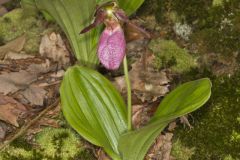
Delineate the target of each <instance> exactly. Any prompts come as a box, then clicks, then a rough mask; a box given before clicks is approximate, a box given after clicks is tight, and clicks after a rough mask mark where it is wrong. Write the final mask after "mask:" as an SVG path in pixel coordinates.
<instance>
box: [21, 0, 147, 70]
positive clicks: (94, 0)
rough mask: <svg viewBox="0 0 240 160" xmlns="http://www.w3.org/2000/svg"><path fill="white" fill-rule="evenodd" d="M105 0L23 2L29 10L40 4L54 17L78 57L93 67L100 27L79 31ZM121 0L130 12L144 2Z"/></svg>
mask: <svg viewBox="0 0 240 160" xmlns="http://www.w3.org/2000/svg"><path fill="white" fill-rule="evenodd" d="M106 1H108V0H22V1H21V4H22V6H23V7H24V8H27V9H28V12H29V11H30V10H33V9H34V8H38V9H39V10H41V11H42V13H43V14H44V15H46V16H45V17H46V18H47V19H51V17H53V18H54V19H55V21H56V22H57V23H58V24H59V25H60V27H61V28H62V29H63V31H64V32H65V34H66V36H67V38H68V40H69V42H70V44H71V47H72V50H73V52H74V54H75V56H76V58H77V59H78V60H79V61H80V63H82V64H84V65H87V66H90V67H92V66H95V65H97V64H98V63H99V61H98V58H97V54H96V52H97V43H98V39H99V36H100V32H101V27H97V28H95V29H92V30H91V31H89V32H88V33H85V34H83V35H79V32H80V31H81V30H82V29H83V28H85V27H86V26H88V25H89V24H90V23H91V21H92V20H93V18H94V17H93V14H94V12H95V8H96V5H97V4H99V3H103V2H106ZM118 1H119V4H120V6H121V7H122V8H123V9H124V10H125V11H126V12H127V13H128V14H129V15H130V14H132V13H133V12H135V11H136V10H137V8H138V7H139V6H140V5H141V4H142V3H143V2H144V0H118Z"/></svg>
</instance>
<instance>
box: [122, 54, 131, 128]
mask: <svg viewBox="0 0 240 160" xmlns="http://www.w3.org/2000/svg"><path fill="white" fill-rule="evenodd" d="M123 67H124V74H125V80H126V84H127V96H128V99H127V106H128V119H127V121H128V122H127V123H128V130H129V131H130V130H132V92H131V83H130V79H129V76H128V64H127V56H126V55H125V57H124V60H123Z"/></svg>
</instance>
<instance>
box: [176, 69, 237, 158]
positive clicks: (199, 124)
mask: <svg viewBox="0 0 240 160" xmlns="http://www.w3.org/2000/svg"><path fill="white" fill-rule="evenodd" d="M202 76H204V75H202ZM192 77H193V76H192ZM204 77H205V76H204ZM211 77H212V78H211V79H212V82H213V88H212V96H211V99H210V101H209V102H208V103H207V105H205V106H204V107H202V108H201V109H200V110H198V111H196V112H194V113H193V117H194V122H193V125H194V128H193V129H192V130H189V129H184V128H179V129H178V130H177V131H176V138H179V139H180V140H181V142H182V144H183V145H184V146H186V147H189V148H192V147H194V148H195V154H194V155H193V156H192V158H191V159H193V160H195V159H197V160H219V159H224V158H226V157H228V156H229V155H231V157H232V159H240V152H239V150H240V145H239V144H240V141H239V133H240V127H239V121H238V118H239V116H240V108H239V97H240V89H239V88H240V73H238V74H236V75H234V76H232V77H229V76H223V77H213V76H211Z"/></svg>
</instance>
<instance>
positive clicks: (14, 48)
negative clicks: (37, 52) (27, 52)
mask: <svg viewBox="0 0 240 160" xmlns="http://www.w3.org/2000/svg"><path fill="white" fill-rule="evenodd" d="M25 42H26V36H25V35H22V36H20V37H18V38H16V39H14V40H12V41H10V42H8V43H7V44H5V45H4V46H1V47H0V59H3V58H4V57H5V55H6V54H7V53H8V52H16V53H17V52H20V51H21V50H22V49H23V46H24V44H25Z"/></svg>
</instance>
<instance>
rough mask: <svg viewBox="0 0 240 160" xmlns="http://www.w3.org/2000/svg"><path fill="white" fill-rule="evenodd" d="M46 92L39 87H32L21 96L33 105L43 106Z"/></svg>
mask: <svg viewBox="0 0 240 160" xmlns="http://www.w3.org/2000/svg"><path fill="white" fill-rule="evenodd" d="M46 93H47V92H46V90H44V89H43V88H41V87H39V86H37V85H30V86H29V87H28V88H27V89H25V90H24V91H22V92H21V94H22V95H23V96H24V97H25V98H26V99H27V100H28V101H29V102H30V104H31V105H39V106H42V105H43V100H44V98H45V95H46Z"/></svg>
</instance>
